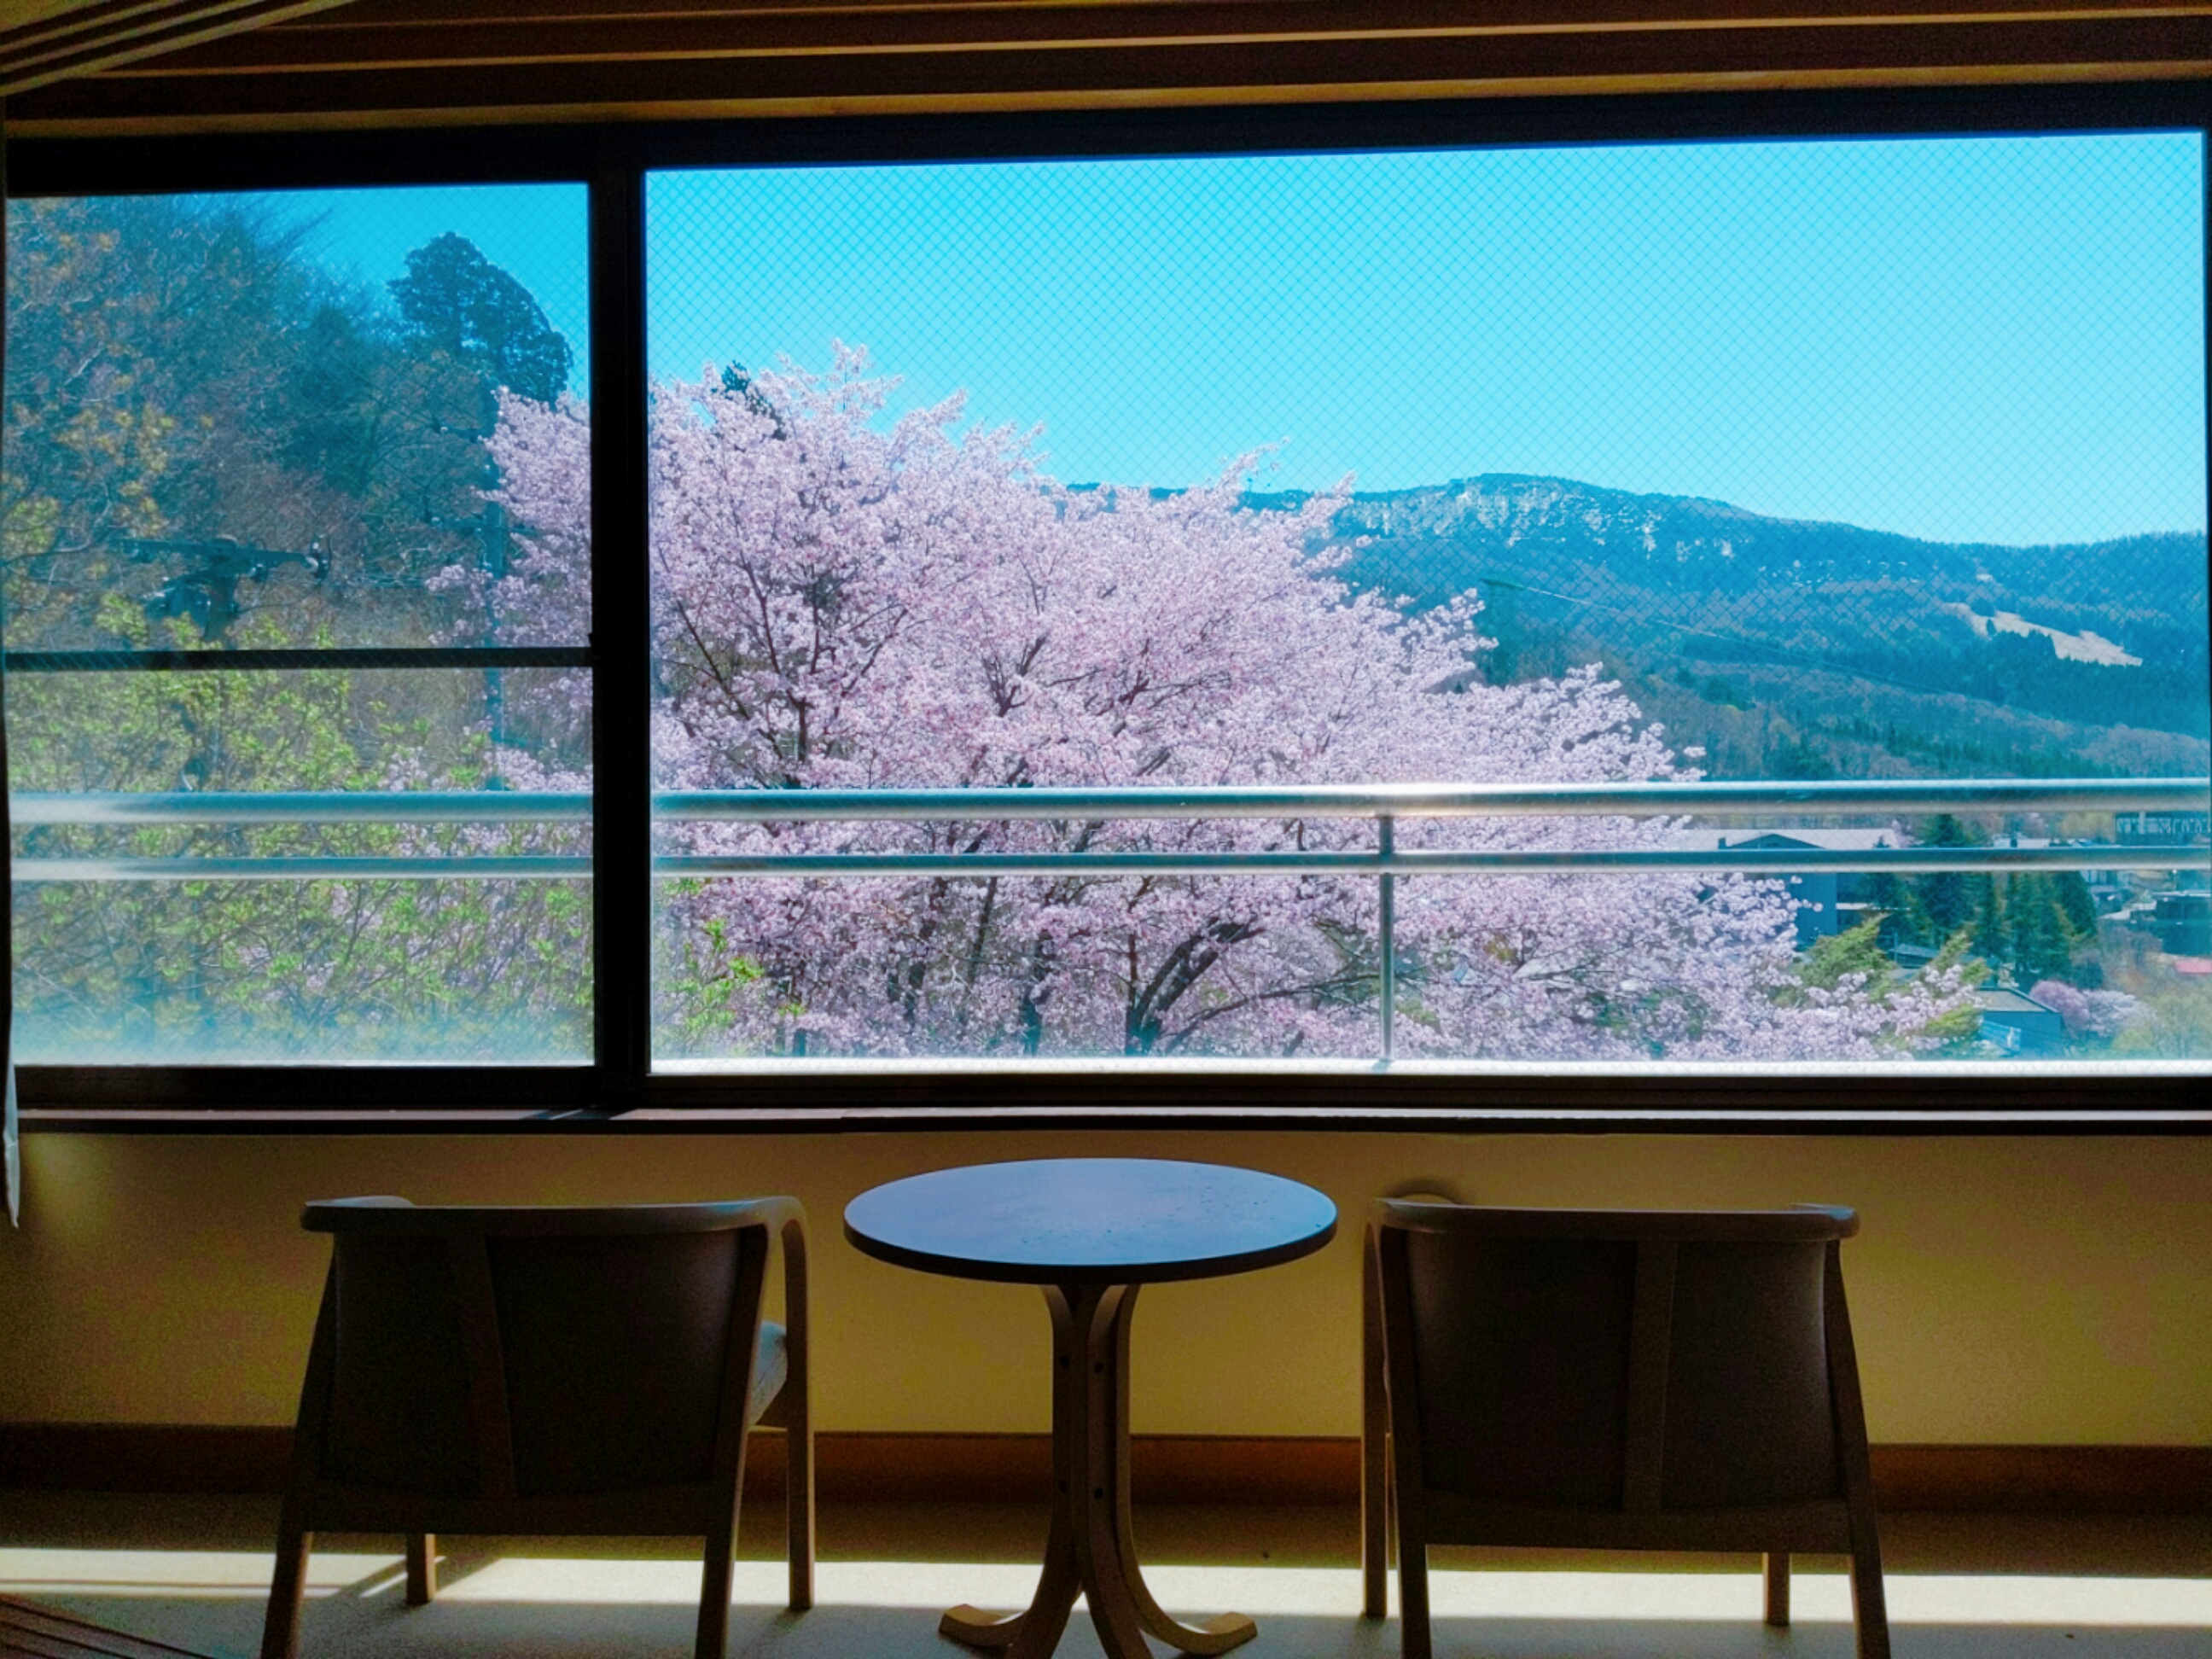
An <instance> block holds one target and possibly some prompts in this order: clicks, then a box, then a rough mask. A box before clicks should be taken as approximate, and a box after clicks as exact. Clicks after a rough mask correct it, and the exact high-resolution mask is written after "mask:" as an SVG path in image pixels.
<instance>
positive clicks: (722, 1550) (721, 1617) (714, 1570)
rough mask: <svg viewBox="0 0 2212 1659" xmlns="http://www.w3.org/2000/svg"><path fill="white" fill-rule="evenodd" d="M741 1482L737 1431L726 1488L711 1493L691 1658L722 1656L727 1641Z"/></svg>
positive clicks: (741, 1453) (741, 1451)
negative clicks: (711, 1512)
mask: <svg viewBox="0 0 2212 1659" xmlns="http://www.w3.org/2000/svg"><path fill="white" fill-rule="evenodd" d="M744 1485H745V1437H744V1435H742V1434H740V1435H739V1436H738V1449H737V1457H736V1459H735V1462H734V1463H733V1465H732V1468H731V1471H730V1474H729V1475H728V1477H727V1480H726V1489H725V1490H724V1491H722V1492H717V1493H716V1494H715V1500H714V1526H713V1528H711V1529H710V1530H709V1531H708V1534H707V1554H706V1559H705V1560H704V1561H703V1562H702V1565H701V1567H700V1572H699V1640H698V1644H697V1647H696V1654H695V1659H724V1656H725V1654H726V1651H727V1650H728V1648H729V1645H730V1579H731V1565H730V1564H731V1560H732V1558H733V1557H734V1556H735V1555H736V1554H737V1553H738V1500H739V1499H740V1498H742V1497H743V1496H744Z"/></svg>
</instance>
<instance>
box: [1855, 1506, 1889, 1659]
mask: <svg viewBox="0 0 2212 1659" xmlns="http://www.w3.org/2000/svg"><path fill="white" fill-rule="evenodd" d="M1851 1622H1852V1623H1853V1624H1854V1625H1855V1626H1857V1628H1858V1638H1859V1641H1858V1646H1859V1652H1858V1659H1889V1599H1888V1597H1887V1595H1886V1594H1885V1593H1884V1591H1883V1589H1882V1583H1881V1539H1880V1538H1879V1537H1877V1536H1876V1535H1875V1519H1874V1510H1873V1508H1872V1506H1871V1505H1869V1507H1868V1509H1867V1510H1866V1511H1865V1512H1864V1513H1863V1514H1859V1513H1854V1514H1853V1515H1852V1516H1851Z"/></svg>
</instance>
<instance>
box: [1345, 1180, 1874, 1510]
mask: <svg viewBox="0 0 2212 1659" xmlns="http://www.w3.org/2000/svg"><path fill="white" fill-rule="evenodd" d="M1370 1219H1371V1221H1372V1223H1373V1226H1374V1231H1375V1239H1376V1252H1377V1256H1378V1261H1377V1266H1378V1267H1379V1270H1380V1273H1381V1278H1382V1291H1383V1321H1384V1340H1385V1346H1386V1352H1387V1354H1388V1364H1389V1386H1390V1390H1391V1420H1392V1426H1393V1430H1394V1432H1401V1433H1402V1432H1407V1431H1412V1432H1413V1433H1415V1434H1416V1435H1417V1436H1418V1444H1419V1470H1420V1473H1421V1483H1422V1485H1423V1486H1425V1487H1427V1488H1428V1489H1430V1490H1432V1491H1441V1492H1456V1493H1461V1494H1464V1495H1465V1496H1467V1497H1468V1498H1472V1499H1474V1500H1476V1501H1478V1502H1486V1503H1494V1504H1533V1505H1540V1506H1548V1507H1560V1508H1569V1509H1579V1510H1627V1511H1643V1512H1657V1511H1662V1510H1664V1511H1680V1510H1719V1509H1735V1508H1747V1507H1753V1506H1759V1505H1765V1504H1789V1503H1795V1502H1800V1501H1802V1500H1806V1499H1810V1498H1832V1497H1835V1496H1838V1495H1839V1494H1840V1493H1841V1492H1842V1480H1843V1474H1842V1469H1841V1465H1840V1463H1839V1460H1838V1441H1837V1418H1836V1401H1835V1400H1834V1398H1833V1396H1832V1376H1831V1366H1830V1359H1831V1355H1830V1346H1831V1340H1832V1331H1831V1326H1830V1323H1829V1320H1830V1316H1831V1313H1832V1311H1834V1312H1840V1303H1839V1301H1838V1303H1837V1305H1836V1307H1835V1309H1834V1310H1832V1309H1831V1306H1830V1304H1831V1301H1832V1299H1833V1298H1832V1295H1831V1291H1830V1282H1831V1275H1832V1273H1834V1271H1835V1267H1834V1261H1833V1253H1834V1251H1835V1248H1836V1243H1837V1241H1838V1240H1840V1239H1844V1238H1847V1237H1850V1235H1851V1234H1853V1233H1854V1232H1856V1231H1857V1230H1858V1218H1857V1216H1856V1215H1854V1214H1853V1213H1852V1212H1850V1211H1849V1210H1840V1209H1829V1208H1824V1207H1819V1206H1809V1205H1808V1206H1799V1207H1796V1208H1794V1209H1788V1210H1774V1211H1753V1212H1745V1211H1737V1212H1674V1211H1607V1210H1584V1211H1560V1210H1507V1209H1485V1208H1475V1207H1469V1206H1458V1205H1449V1204H1419V1203H1412V1202H1407V1201H1403V1200H1387V1199H1386V1200H1378V1201H1377V1202H1376V1204H1375V1205H1374V1206H1373V1208H1372V1211H1371V1212H1370ZM1834 1296H1835V1297H1840V1290H1839V1289H1838V1290H1837V1291H1835V1292H1834ZM1841 1340H1843V1341H1845V1342H1847V1341H1848V1340H1849V1339H1848V1331H1847V1330H1845V1331H1844V1333H1842V1334H1841ZM1409 1361H1410V1364H1409V1363H1408V1362H1409ZM1407 1395H1411V1396H1412V1398H1411V1400H1410V1401H1408V1400H1407V1398H1406V1397H1405V1396H1407ZM1408 1405H1411V1406H1412V1407H1413V1412H1412V1414H1411V1420H1410V1421H1408V1419H1407V1406H1408Z"/></svg>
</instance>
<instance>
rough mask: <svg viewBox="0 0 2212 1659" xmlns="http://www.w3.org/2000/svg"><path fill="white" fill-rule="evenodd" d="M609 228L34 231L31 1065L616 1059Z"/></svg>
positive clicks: (21, 254) (19, 609) (50, 227)
mask: <svg viewBox="0 0 2212 1659" xmlns="http://www.w3.org/2000/svg"><path fill="white" fill-rule="evenodd" d="M584 208H585V202H584V192H583V191H582V189H581V188H580V187H578V186H573V185H568V186H532V187H520V188H507V189H491V188H486V189H448V190H396V191H306V192H292V193H285V194H276V195H258V196H213V197H84V198H46V199H35V200H29V201H23V202H19V203H16V204H14V205H13V207H12V209H11V210H10V218H9V227H8V251H9V264H8V300H9V304H8V356H7V370H8V374H7V404H6V407H7V422H6V430H5V435H4V444H5V448H4V456H5V475H4V479H5V481H4V495H0V554H4V561H5V588H4V595H3V596H0V597H4V601H5V606H6V611H5V627H6V640H7V647H8V651H9V701H8V720H9V761H10V777H9V787H10V789H11V791H12V792H13V820H14V823H15V842H16V845H15V866H14V878H15V1010H16V1054H17V1055H18V1057H19V1058H20V1059H21V1060H25V1061H27V1062H29V1063H33V1064H37V1063H40V1062H48V1063H77V1064H83V1063H88V1062H90V1063H98V1064H110V1065H112V1064H118V1063H125V1064H128V1063H141V1064H143V1063H148V1062H156V1063H167V1064H174V1063H178V1062H191V1063H212V1062H228V1063H232V1064H252V1063H268V1062H287V1063H292V1064H299V1063H306V1062H318V1063H326V1064H327V1063H346V1062H356V1061H386V1062H388V1061H394V1060H407V1061H416V1062H422V1061H436V1062H445V1063H459V1064H477V1063H491V1062H501V1061H509V1062H511V1061H514V1060H531V1061H533V1062H537V1063H545V1062H549V1061H550V1062H555V1063H557V1062H560V1061H563V1060H565V1061H569V1062H573V1063H578V1064H581V1063H586V1062H588V1061H589V1060H591V1058H592V990H591V987H592V974H591V927H590V922H591V907H590V903H589V891H590V888H589V882H588V877H589V875H590V872H591V858H590V854H591V843H590V822H589V820H590V797H589V793H588V792H589V789H590V769H591V757H590V749H589V734H590V724H591V702H590V676H589V656H588V653H587V650H586V646H587V642H588V637H589V629H590V609H589V600H590V590H589V585H588V574H589V556H590V546H589V535H588V526H587V523H586V513H587V510H588V505H589V495H588V477H587V476H586V473H585V472H584V471H583V470H582V469H581V468H579V469H577V471H575V472H574V474H573V475H572V476H563V477H562V478H561V479H560V481H559V487H560V491H561V495H562V501H564V503H565V506H564V507H563V509H562V511H560V512H558V513H547V512H544V511H543V510H533V511H532V513H531V515H530V516H529V518H528V519H527V520H526V521H519V520H517V519H516V518H515V517H514V516H513V514H512V513H510V511H509V507H508V503H509V501H510V500H511V499H513V496H514V495H515V492H516V491H517V490H518V489H520V490H523V491H526V492H532V500H533V501H537V500H541V499H542V497H543V494H544V488H543V484H542V483H539V482H538V472H537V471H536V469H542V468H543V467H544V466H546V465H562V464H565V463H566V461H568V460H569V459H573V456H572V455H569V454H567V453H564V454H563V455H562V457H560V458H558V459H556V458H553V457H550V456H549V455H548V454H546V453H544V450H543V449H542V448H541V447H538V446H537V445H536V443H535V441H534V439H533V438H532V437H530V436H518V435H517V434H519V433H527V434H533V435H534V434H536V433H538V432H540V431H544V430H553V431H561V430H565V429H573V430H574V432H575V433H576V434H578V435H579V436H578V437H577V439H576V441H575V443H574V445H573V446H571V447H572V448H573V449H574V450H575V451H576V453H586V454H587V453H588V446H587V444H586V442H585V441H584V440H583V439H582V438H581V436H580V435H581V433H582V428H581V426H580V421H581V419H582V415H581V410H582V408H583V402H582V400H583V399H584V398H586V394H587V390H588V385H589V380H588V373H589V366H588V363H587V362H586V359H585V356H584V352H583V348H584V345H585V343H586V338H587V331H586V319H587V311H588V307H587V299H586V283H585V258H584V254H585V242H584V235H585V213H584Z"/></svg>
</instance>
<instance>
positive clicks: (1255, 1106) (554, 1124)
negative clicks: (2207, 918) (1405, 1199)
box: [21, 1060, 2212, 1134]
mask: <svg viewBox="0 0 2212 1659" xmlns="http://www.w3.org/2000/svg"><path fill="white" fill-rule="evenodd" d="M2208 1084H2212V1064H2208V1063H2205V1062H2199V1061H2137V1062H2133V1063H2124V1064H2107V1065H2103V1066H2083V1065H2079V1064H2073V1065H2059V1064H2056V1063H2043V1064H2038V1063H2033V1062H2014V1063H2009V1064H2007V1063H2002V1062H1998V1063H1964V1064H1960V1063H1953V1064H1945V1065H1941V1066H1937V1065H1934V1064H1929V1065H1920V1066H1916V1065H1911V1064H1909V1063H1907V1064H1899V1065H1828V1066H1801V1067H1798V1068H1796V1069H1794V1070H1792V1071H1790V1072H1789V1073H1778V1072H1777V1071H1775V1070H1774V1069H1773V1068H1771V1067H1760V1066H1750V1065H1710V1066H1668V1067H1664V1068H1660V1067H1654V1066H1632V1065H1606V1066H1543V1065H1536V1064H1527V1065H1517V1066H1516V1065H1490V1066H1481V1067H1479V1068H1478V1067H1473V1066H1460V1065H1445V1064H1440V1063H1437V1062H1419V1061H1414V1062H1405V1061H1401V1062H1399V1063H1398V1064H1396V1065H1394V1066H1389V1067H1388V1068H1387V1069H1386V1068H1384V1067H1382V1066H1377V1065H1376V1064H1374V1063H1372V1062H1368V1061H1359V1060H1338V1061H1318V1062H1305V1063H1293V1062H1288V1061H1273V1062H1267V1061H1261V1062H1253V1061H1245V1062H1224V1061H1215V1062H1189V1063H1169V1062H1158V1061H1133V1060H1091V1061H1058V1062H1042V1063H1036V1062H1030V1063H1019V1062H1008V1061H1000V1062H989V1061H978V1060H957V1061H946V1060H938V1061H862V1060H842V1061H839V1060H830V1061H755V1062H750V1063H747V1064H744V1065H730V1064H721V1063H717V1064H715V1065H714V1066H705V1065H690V1066H684V1067H682V1068H680V1069H671V1070H667V1071H663V1072H661V1073H656V1074H655V1075H654V1076H653V1077H652V1078H650V1079H647V1080H646V1082H645V1083H644V1085H643V1086H642V1088H641V1089H640V1090H639V1091H637V1092H636V1095H635V1098H634V1100H633V1101H632V1102H631V1103H629V1105H628V1107H627V1109H613V1108H611V1107H610V1106H609V1105H608V1104H606V1103H605V1102H606V1099H607V1097H606V1096H605V1094H603V1093H602V1092H601V1091H599V1090H597V1089H595V1088H594V1087H593V1086H592V1076H591V1074H590V1073H589V1072H588V1071H583V1070H577V1071H550V1070H549V1071H548V1072H547V1073H545V1074H544V1075H543V1076H540V1075H539V1074H538V1073H534V1072H522V1071H519V1070H518V1071H514V1072H502V1071H500V1070H497V1069H495V1068H485V1069H483V1070H471V1069H465V1068H453V1069H451V1070H447V1069H443V1068H421V1069H419V1070H410V1071H408V1072H406V1073H392V1072H389V1071H386V1072H383V1073H378V1072H375V1071H369V1072H366V1073H332V1072H326V1071H321V1070H318V1071H316V1072H313V1073H304V1072H301V1073H284V1072H281V1071H274V1070H268V1071H259V1072H255V1073H246V1072H243V1071H240V1072H238V1073H230V1072H228V1071H227V1070H226V1069H224V1068H214V1067H210V1068H204V1070H196V1069H195V1068H186V1067H179V1068H174V1069H173V1070H171V1069H165V1070H163V1071H161V1072H160V1073H131V1071H129V1070H127V1069H126V1068H90V1067H88V1068H70V1067H58V1066H56V1067H27V1068H25V1070H24V1073H23V1074H22V1079H21V1098H22V1105H23V1112H22V1124H23V1128H24V1130H25V1132H26V1133H59V1132H97V1133H114V1132H133V1131H136V1132H143V1133H214V1134H241V1133H245V1134H253V1133H289V1134H299V1133H311V1134H364V1133H366V1134H442V1133H459V1134H476V1133H594V1134H605V1133H618V1134H697V1133H787V1134H790V1133H823V1134H835V1133H892V1132H901V1131H923V1130H994V1129H998V1130H1014V1129H1041V1128H1066V1129H1084V1130H1100V1129H1115V1128H1136V1127H1142V1128H1146V1129H1153V1130H1166V1129H1251V1130H1322V1131H1344V1130H1358V1131H1366V1132H1371V1133H1389V1132H1396V1131H1409V1132H1413V1133H1657V1134H1679V1133H1707V1134H1709V1133H1754V1134H1838V1133H1840V1134H1931V1133H1941V1134H2044V1133H2051V1134H2084V1133H2126V1134H2197V1133H2205V1132H2207V1131H2208V1130H2212V1107H2208V1106H2207V1105H2206V1102H2207V1100H2208V1099H2212V1088H2208ZM341 1085H342V1086H341ZM1041 1097H1042V1098H1041ZM438 1101H451V1102H453V1104H451V1105H442V1104H427V1103H428V1102H438Z"/></svg>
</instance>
